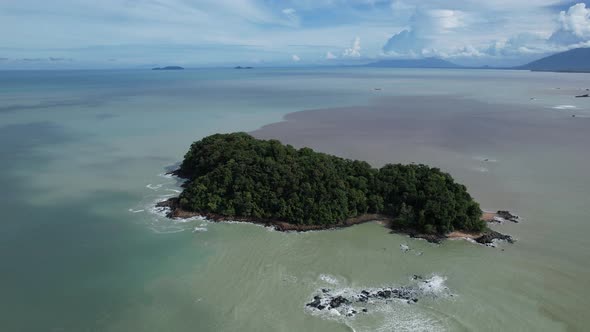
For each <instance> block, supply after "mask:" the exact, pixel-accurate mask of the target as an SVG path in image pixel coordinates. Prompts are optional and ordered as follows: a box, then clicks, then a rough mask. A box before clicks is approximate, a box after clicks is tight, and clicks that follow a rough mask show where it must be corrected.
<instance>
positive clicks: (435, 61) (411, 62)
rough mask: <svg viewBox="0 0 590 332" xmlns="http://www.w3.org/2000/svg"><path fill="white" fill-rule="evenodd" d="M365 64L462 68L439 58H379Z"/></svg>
mask: <svg viewBox="0 0 590 332" xmlns="http://www.w3.org/2000/svg"><path fill="white" fill-rule="evenodd" d="M366 66H367V67H378V68H463V67H462V66H459V65H457V64H454V63H452V62H450V61H446V60H443V59H439V58H424V59H391V60H381V61H377V62H373V63H369V64H367V65H366Z"/></svg>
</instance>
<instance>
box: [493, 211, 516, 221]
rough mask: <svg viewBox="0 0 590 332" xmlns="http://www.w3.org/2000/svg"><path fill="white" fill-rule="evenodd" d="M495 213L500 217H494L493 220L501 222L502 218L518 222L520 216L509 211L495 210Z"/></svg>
mask: <svg viewBox="0 0 590 332" xmlns="http://www.w3.org/2000/svg"><path fill="white" fill-rule="evenodd" d="M496 215H497V216H498V217H499V218H500V219H494V220H495V221H498V222H502V221H503V220H507V221H512V222H514V223H518V222H519V221H520V217H519V216H517V215H515V214H512V213H510V211H502V210H500V211H498V212H496Z"/></svg>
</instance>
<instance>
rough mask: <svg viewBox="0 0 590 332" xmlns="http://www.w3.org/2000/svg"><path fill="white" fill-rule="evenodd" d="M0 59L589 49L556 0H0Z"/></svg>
mask: <svg viewBox="0 0 590 332" xmlns="http://www.w3.org/2000/svg"><path fill="white" fill-rule="evenodd" d="M0 40H1V41H2V43H0V69H1V68H141V67H150V66H154V65H168V64H173V65H184V66H187V67H206V66H227V65H254V66H306V65H336V64H355V63H365V62H370V61H374V60H376V59H382V58H420V57H430V56H435V57H441V58H445V59H448V60H450V61H454V62H457V63H460V64H467V65H484V64H489V65H512V64H520V63H524V62H527V61H529V60H532V59H536V58H539V57H541V56H543V55H545V54H549V53H553V52H558V51H563V50H567V49H570V48H575V47H584V46H590V6H588V5H587V4H585V3H584V2H572V1H559V0H527V1H521V0H486V1H481V0H444V1H443V0H422V1H410V0H282V1H279V0H100V1H98V0H52V1H47V0H2V1H0Z"/></svg>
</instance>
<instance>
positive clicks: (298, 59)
mask: <svg viewBox="0 0 590 332" xmlns="http://www.w3.org/2000/svg"><path fill="white" fill-rule="evenodd" d="M291 59H292V60H293V61H295V62H299V61H301V58H300V57H299V56H298V55H297V54H293V55H292V56H291Z"/></svg>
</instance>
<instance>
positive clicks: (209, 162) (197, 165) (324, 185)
mask: <svg viewBox="0 0 590 332" xmlns="http://www.w3.org/2000/svg"><path fill="white" fill-rule="evenodd" d="M176 173H177V174H178V175H179V176H181V177H184V178H186V179H187V180H188V181H187V183H186V184H185V188H184V191H183V192H182V193H181V195H180V197H179V199H178V204H179V206H180V207H181V208H182V209H184V210H187V211H194V212H199V213H203V214H216V215H222V216H228V217H232V216H233V217H247V218H253V219H260V220H275V221H283V222H288V223H291V224H297V225H321V226H325V227H329V226H330V225H336V224H339V223H342V222H343V221H345V220H347V219H349V218H354V217H358V216H361V215H364V214H367V213H378V214H384V215H387V216H391V217H393V218H395V219H396V224H398V227H404V228H411V229H415V230H417V231H420V232H424V233H428V234H445V233H448V232H451V231H453V230H463V231H472V232H479V231H482V230H483V229H484V228H485V222H484V221H482V220H481V215H482V212H481V209H480V207H479V204H478V203H476V202H475V201H474V200H473V199H472V197H471V196H470V195H469V193H468V192H467V190H466V187H465V186H464V185H461V184H458V183H456V182H455V181H454V180H453V178H452V177H451V176H450V175H449V174H447V173H444V172H441V171H440V170H439V169H438V168H431V167H428V166H426V165H414V164H411V165H401V164H388V165H385V166H384V167H382V168H380V169H376V168H373V167H371V166H370V165H369V164H368V163H366V162H364V161H358V160H348V159H343V158H339V157H335V156H331V155H327V154H324V153H318V152H314V151H313V150H312V149H310V148H302V149H296V148H294V147H292V146H290V145H283V144H281V143H280V142H279V141H277V140H259V139H255V138H254V137H252V136H250V135H248V134H246V133H232V134H216V135H212V136H209V137H206V138H204V139H202V140H200V141H197V142H195V143H193V144H192V145H191V148H190V150H189V151H188V153H187V154H186V155H185V157H184V161H183V162H182V165H181V167H180V169H179V170H178V171H177V172H176Z"/></svg>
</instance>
